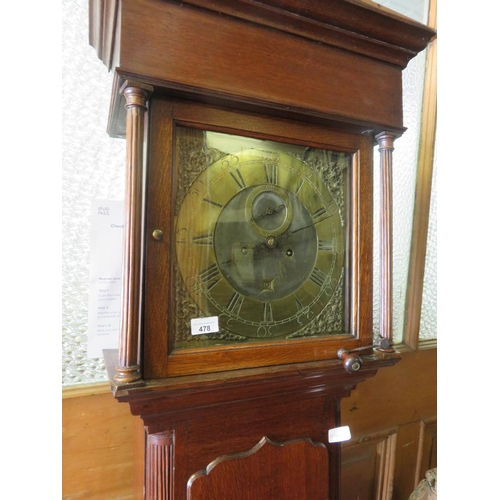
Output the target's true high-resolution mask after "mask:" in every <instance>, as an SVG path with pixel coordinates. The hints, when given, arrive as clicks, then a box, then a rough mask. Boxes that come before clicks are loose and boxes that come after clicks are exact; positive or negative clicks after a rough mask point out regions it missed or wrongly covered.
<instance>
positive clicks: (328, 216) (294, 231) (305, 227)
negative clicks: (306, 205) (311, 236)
mask: <svg viewBox="0 0 500 500" xmlns="http://www.w3.org/2000/svg"><path fill="white" fill-rule="evenodd" d="M333 215H334V214H330V215H327V216H326V217H322V218H321V219H318V220H317V221H315V222H313V223H312V224H308V225H307V226H302V227H299V228H298V229H294V230H293V231H288V232H287V233H286V235H285V236H284V237H283V238H288V237H289V236H291V235H292V234H294V233H297V232H298V231H302V230H303V229H307V228H308V227H312V226H315V225H316V224H319V223H320V222H323V221H324V220H326V219H329V218H330V217H333Z"/></svg>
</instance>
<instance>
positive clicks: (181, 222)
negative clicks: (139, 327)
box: [175, 143, 345, 341]
mask: <svg viewBox="0 0 500 500" xmlns="http://www.w3.org/2000/svg"><path fill="white" fill-rule="evenodd" d="M272 144H273V146H274V147H273V149H272V150H266V149H260V148H249V149H245V150H241V151H236V152H232V153H227V154H225V153H224V152H220V151H218V153H217V155H216V156H215V158H216V159H215V161H212V162H211V163H210V160H209V161H208V165H207V166H206V168H202V169H200V170H201V171H200V172H199V173H198V174H197V175H196V177H194V176H193V177H194V178H193V180H192V182H190V183H189V185H188V186H186V193H185V195H184V196H183V198H182V200H180V205H179V208H178V214H177V217H176V221H175V231H176V240H175V250H176V257H177V268H178V273H179V275H180V281H181V282H182V285H183V288H184V291H185V292H187V293H186V301H187V303H189V302H190V303H191V304H192V306H191V307H190V310H191V311H192V313H191V315H190V316H191V318H190V319H193V318H195V317H197V316H201V317H203V316H217V317H218V321H219V326H220V329H221V332H222V333H221V334H220V335H219V338H221V337H222V338H225V337H224V336H226V338H232V339H235V340H253V341H256V340H264V339H265V340H268V339H273V338H287V337H289V336H293V335H296V334H299V333H300V332H305V331H309V332H311V331H312V332H313V334H329V333H333V332H332V331H331V325H330V330H329V331H326V330H327V325H326V323H327V321H326V320H325V318H326V317H331V316H332V314H334V313H335V314H336V315H337V317H339V316H345V313H344V311H345V304H344V302H345V301H344V300H343V297H344V294H343V273H344V266H345V223H344V220H343V217H342V207H341V206H340V205H341V204H342V203H341V200H343V196H339V193H338V191H336V190H335V188H337V189H340V188H341V186H335V185H334V183H333V182H330V183H329V182H328V181H325V180H324V178H323V177H324V176H323V175H322V170H321V169H319V168H318V169H314V168H313V167H312V166H311V165H310V164H308V163H307V162H305V161H303V160H301V159H300V158H298V157H297V156H296V155H294V154H289V153H287V152H286V145H280V147H281V149H277V148H276V144H275V143H272ZM324 154H328V152H323V153H322V155H323V156H324ZM323 166H325V165H324V164H323ZM323 170H325V171H326V172H328V169H323ZM332 170H333V168H332ZM334 177H335V176H334ZM327 178H331V175H330V177H328V174H327ZM328 184H332V186H329V185H328ZM339 294H340V297H341V298H340V302H341V304H339ZM335 307H336V308H337V310H336V311H332V310H329V309H332V308H335ZM339 308H340V309H341V310H340V311H339V310H338V309H339ZM178 310H179V308H178ZM182 310H185V308H184V309H182ZM188 310H189V309H188ZM340 323H343V322H342V321H340ZM342 326H343V325H340V331H341V330H342ZM338 327H339V325H337V329H338ZM322 328H323V331H322V330H321V329H322ZM308 329H309V330H308ZM337 333H339V331H337ZM309 334H311V333H309Z"/></svg>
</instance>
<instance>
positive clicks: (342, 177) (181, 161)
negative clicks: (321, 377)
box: [173, 129, 350, 348]
mask: <svg viewBox="0 0 500 500" xmlns="http://www.w3.org/2000/svg"><path fill="white" fill-rule="evenodd" d="M205 136H206V133H205V132H204V131H200V130H190V129H182V132H181V133H179V134H177V138H176V142H177V145H176V154H177V157H176V163H177V175H178V178H177V193H176V197H175V208H174V211H175V215H176V216H178V215H179V212H180V210H181V206H182V204H183V201H184V199H185V197H186V196H192V195H193V193H194V195H195V196H206V195H205V194H204V193H206V189H207V186H204V185H200V186H197V185H196V183H200V180H199V177H200V174H201V173H202V172H204V171H205V170H206V169H207V168H208V167H209V166H210V165H212V164H213V163H215V162H218V161H220V160H225V162H226V163H227V165H228V167H231V166H234V164H235V162H237V161H238V156H237V155H232V154H230V153H227V152H224V151H220V150H219V149H215V148H209V147H207V145H206V137H205ZM283 146H284V147H286V145H283ZM274 154H275V156H276V161H279V154H277V153H274ZM286 154H287V155H289V156H292V157H294V158H296V159H297V160H300V161H301V162H303V163H304V164H305V165H307V167H309V168H310V169H311V170H312V171H313V172H315V173H316V174H319V176H320V178H321V180H322V181H323V183H324V184H325V186H326V187H327V189H328V191H329V192H330V194H331V198H332V199H333V202H331V203H332V206H336V207H337V208H336V209H335V210H338V216H339V220H340V224H341V226H342V227H343V228H345V227H346V193H347V172H348V169H349V166H350V156H349V155H347V154H344V153H337V152H332V151H324V150H318V149H315V148H304V150H303V152H297V150H295V151H289V152H286ZM226 159H227V160H226ZM273 165H274V164H273V163H272V162H271V163H270V164H269V165H267V164H266V167H267V168H266V169H265V178H266V179H267V182H268V183H276V182H277V172H278V171H277V169H276V168H274V169H273V168H272V167H273ZM230 175H231V179H232V182H233V183H234V186H236V187H237V188H238V189H240V190H241V189H244V188H245V187H246V180H245V178H244V177H243V176H242V174H241V172H240V170H239V169H234V170H233V173H231V174H230ZM303 182H304V181H303V180H302V181H301V182H298V183H297V186H295V187H294V191H295V193H294V194H295V195H296V194H297V193H298V192H299V191H300V190H301V189H302V188H303ZM188 193H189V194H188ZM203 201H204V202H206V203H207V210H208V209H209V208H208V207H210V206H212V210H213V206H215V207H216V208H222V207H223V205H222V204H220V203H219V201H222V200H219V201H218V200H216V199H208V198H207V199H205V198H203ZM317 210H318V211H323V212H325V213H326V209H325V208H324V207H321V208H319V209H317ZM330 210H331V209H330ZM320 215H321V214H320V213H319V212H318V214H317V219H318V220H321V219H322V217H320ZM314 220H316V219H314ZM205 233H206V231H205V232H203V233H200V235H199V236H196V237H195V238H194V239H193V245H196V246H208V247H211V246H212V237H213V235H212V234H208V233H207V234H205ZM182 238H184V235H178V237H177V243H182V244H183V243H184V241H180V239H182ZM338 244H339V243H338V242H336V241H335V240H334V241H333V243H332V242H330V243H328V240H321V241H319V242H318V251H322V252H333V254H334V255H335V257H334V259H335V258H336V256H337V254H340V253H343V252H344V249H343V248H342V249H340V248H337V245H338ZM340 244H341V243H340ZM207 269H209V268H207ZM200 277H201V276H199V277H198V278H196V279H199V278H200ZM344 278H345V267H344V266H342V270H341V272H340V276H339V277H338V279H337V278H334V277H333V276H332V273H331V272H329V273H328V274H324V273H321V272H319V270H316V272H315V273H314V274H313V275H312V277H311V280H312V282H313V283H316V285H317V286H320V287H321V286H326V287H327V289H328V294H327V296H328V297H329V299H328V301H327V302H326V305H325V306H324V307H323V309H322V311H321V312H320V313H319V314H318V312H317V311H316V312H313V310H312V307H309V306H306V307H299V305H300V306H302V304H301V302H300V299H299V298H297V297H296V296H294V300H295V303H296V304H297V318H298V319H297V321H298V324H304V327H303V328H301V329H300V330H298V331H295V332H293V333H292V334H287V335H284V336H281V337H279V336H278V337H276V338H282V339H283V338H286V339H292V338H300V337H310V336H315V335H333V334H340V333H345V331H346V314H345V287H344ZM190 287H191V293H193V292H196V290H197V289H200V292H201V286H200V283H198V284H196V283H194V284H193V285H190ZM174 288H175V316H174V322H175V328H174V332H175V338H174V339H173V340H174V344H175V347H176V348H187V347H195V346H197V347H198V346H203V347H205V346H207V347H208V346H211V345H215V344H219V345H221V344H227V343H241V342H255V341H258V340H260V339H262V338H264V337H265V338H273V337H275V335H274V334H273V328H274V327H273V326H272V325H269V326H268V325H266V321H268V320H269V318H272V312H271V311H272V309H271V307H272V305H271V303H268V304H267V305H268V306H270V307H267V308H266V304H265V305H264V306H263V307H264V310H263V317H264V318H265V319H264V320H263V324H262V326H261V327H260V328H259V331H258V333H257V335H256V336H255V335H254V336H252V337H247V336H245V335H240V334H237V333H234V332H231V331H228V330H227V329H225V328H224V327H223V326H221V328H220V331H219V332H218V333H214V334H210V335H191V329H190V321H191V319H192V318H197V317H203V316H205V314H204V312H203V311H202V310H201V309H200V307H199V306H198V305H197V304H196V303H195V301H194V300H193V298H192V297H191V294H190V293H189V292H188V290H187V287H186V284H185V283H184V281H183V279H182V276H181V272H180V270H179V268H178V266H177V263H176V264H175V266H174ZM324 300H325V301H326V298H325V299H324ZM237 304H239V303H237ZM239 305H241V304H239ZM236 310H237V309H236V306H235V305H234V304H231V305H230V307H229V309H228V311H229V313H231V311H232V312H234V311H236ZM223 316H224V314H223ZM311 318H314V319H312V321H311ZM271 321H272V320H271ZM238 333H240V332H238Z"/></svg>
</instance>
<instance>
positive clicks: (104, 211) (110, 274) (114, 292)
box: [87, 200, 124, 358]
mask: <svg viewBox="0 0 500 500" xmlns="http://www.w3.org/2000/svg"><path fill="white" fill-rule="evenodd" d="M123 207H124V205H123V201H111V200H93V201H92V204H91V215H90V277H89V285H90V286H89V317H88V332H87V357H88V358H102V357H103V355H102V350H103V349H117V348H118V333H119V329H120V310H121V281H122V279H121V278H122V260H123V257H122V247H123V210H124V208H123Z"/></svg>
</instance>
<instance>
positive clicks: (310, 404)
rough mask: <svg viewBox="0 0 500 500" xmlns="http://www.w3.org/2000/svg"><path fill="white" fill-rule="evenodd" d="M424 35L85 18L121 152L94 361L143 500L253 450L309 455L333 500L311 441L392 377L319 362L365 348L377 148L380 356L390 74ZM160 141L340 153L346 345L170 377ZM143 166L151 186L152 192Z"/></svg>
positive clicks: (304, 11) (195, 14) (388, 29)
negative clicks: (107, 83) (297, 449)
mask: <svg viewBox="0 0 500 500" xmlns="http://www.w3.org/2000/svg"><path fill="white" fill-rule="evenodd" d="M433 35H434V31H433V30H431V29H429V28H428V27H426V26H422V25H420V24H419V23H416V22H413V21H410V20H408V19H406V18H402V17H400V16H397V15H396V14H392V13H390V12H388V11H386V10H384V9H383V8H381V7H379V6H377V5H376V4H371V3H368V2H361V1H357V0H356V1H355V0H348V1H347V0H329V1H327V0H320V1H312V0H311V1H309V0H306V1H303V2H300V3H298V2H295V1H292V0H266V1H265V2H255V1H253V0H232V1H226V0H213V1H211V2H206V1H203V0H188V1H185V2H176V1H168V0H134V1H131V0H121V1H119V0H90V43H91V45H92V46H93V47H94V48H95V49H96V51H97V55H98V57H99V58H100V59H101V60H102V61H103V63H104V64H105V65H106V66H107V67H108V69H109V70H111V71H113V72H114V84H113V89H112V95H111V108H110V115H109V123H108V133H109V134H110V135H111V136H112V137H118V138H119V137H121V138H126V140H127V168H126V176H127V182H126V200H125V201H126V217H125V219H126V229H125V240H124V268H123V269H124V274H123V289H122V297H123V299H122V327H121V333H120V343H119V349H118V351H117V352H114V351H113V352H111V351H107V352H106V353H105V359H106V365H107V368H108V373H109V376H110V382H111V386H112V390H113V392H114V394H115V397H116V398H117V400H118V401H121V402H126V403H127V404H129V405H130V408H131V411H132V413H133V414H134V415H139V416H140V417H141V418H142V419H143V421H144V424H145V431H146V464H145V497H146V498H148V499H153V498H155V499H165V500H166V499H174V498H175V499H181V498H186V497H187V496H189V491H188V485H187V481H188V479H189V478H190V477H191V475H192V474H195V473H197V472H198V471H200V470H201V469H204V468H205V467H207V465H208V464H209V463H210V462H211V461H212V460H215V459H217V458H219V457H221V456H224V455H227V454H231V453H244V452H246V451H248V450H249V449H251V448H252V447H253V446H255V444H256V443H258V442H259V441H260V440H261V438H262V437H263V436H266V437H268V438H269V439H272V440H274V441H277V442H286V441H289V440H293V439H297V438H301V437H307V438H310V439H311V440H313V441H314V442H318V443H323V444H324V445H325V446H326V447H327V449H328V467H329V471H330V472H329V485H328V488H329V496H330V498H332V499H333V498H336V499H338V498H339V496H340V447H339V445H330V444H328V442H327V434H328V429H330V428H332V427H336V426H338V425H340V423H341V422H340V411H339V408H340V401H341V399H342V398H343V397H346V396H348V395H349V393H350V391H351V390H352V389H353V388H354V387H355V386H356V384H358V383H360V382H362V381H363V380H365V379H366V378H368V377H372V376H374V375H375V374H376V372H377V370H378V369H379V368H384V367H388V366H392V365H394V364H395V363H397V362H398V361H399V359H400V357H399V356H398V355H397V353H395V352H393V353H388V354H387V355H385V356H378V357H377V356H374V355H373V354H370V351H368V355H363V356H362V358H363V362H364V364H363V368H362V369H361V370H360V371H359V372H356V373H348V372H347V371H346V370H345V369H344V367H343V362H342V360H340V359H338V357H337V356H336V354H337V349H338V348H340V347H344V348H346V349H353V348H357V347H360V346H367V345H369V344H371V343H372V331H373V329H372V291H371V286H372V285H371V284H372V272H373V271H372V268H373V265H372V244H373V243H372V241H373V238H372V235H371V233H372V222H373V213H372V212H373V209H372V208H371V202H372V186H373V184H372V180H371V175H372V172H371V168H372V160H373V157H372V150H373V146H374V145H375V144H377V143H378V145H379V148H380V151H381V161H380V175H381V200H382V203H381V207H382V208H381V213H380V214H377V215H378V217H379V218H380V227H381V245H382V246H381V248H382V252H381V266H380V267H381V276H380V283H381V289H380V304H381V305H380V333H381V336H382V337H385V338H390V337H391V335H392V255H391V254H392V235H391V233H392V194H391V190H392V177H391V176H392V172H391V170H392V150H393V148H394V140H395V139H396V138H397V137H399V136H400V135H401V134H402V133H403V132H404V126H403V113H402V71H403V69H404V68H405V67H406V65H407V63H408V62H409V60H410V59H411V58H413V57H414V56H415V55H416V54H418V53H419V52H420V51H421V50H423V49H424V48H425V47H426V46H427V44H428V42H429V40H430V39H431V38H432V37H433ZM174 109H180V110H181V111H182V112H181V114H180V115H179V114H176V113H175V112H174V111H173V110H174ZM175 123H181V124H182V125H194V126H196V127H198V128H200V129H202V128H203V126H207V125H208V126H210V127H212V129H214V130H220V131H223V132H234V131H247V132H248V133H249V134H250V135H251V136H253V137H261V138H268V137H271V138H274V139H280V138H281V139H283V140H285V139H287V138H290V137H295V138H296V140H297V141H303V143H307V142H311V143H312V144H319V145H322V146H325V145H327V144H333V145H340V147H341V149H342V148H344V149H342V150H345V151H350V152H351V153H352V154H353V155H354V157H356V159H357V160H356V161H357V162H358V165H359V169H358V173H359V176H355V177H354V178H353V192H354V193H355V200H354V203H353V206H354V212H353V213H351V216H352V215H354V219H355V220H357V222H356V221H355V224H354V228H355V230H354V231H352V232H351V235H350V238H351V240H350V241H351V247H350V252H351V254H350V255H351V257H350V258H351V259H352V261H351V269H352V274H351V284H350V288H349V290H350V292H349V293H350V294H351V300H352V303H353V304H354V305H353V306H352V311H351V318H352V320H351V330H350V333H349V335H348V336H346V337H345V338H341V339H339V340H337V341H334V342H330V343H329V342H325V341H324V340H319V341H318V342H317V343H315V342H316V341H315V340H314V339H311V340H308V341H307V342H303V343H302V344H301V343H299V344H295V347H294V344H293V343H290V344H287V343H282V344H280V343H277V344H276V346H274V345H273V346H271V345H270V346H261V347H260V348H259V349H260V350H257V351H255V352H254V355H253V356H252V355H249V352H246V351H245V350H242V349H234V350H233V351H232V352H231V353H230V352H229V351H227V350H226V351H221V352H219V353H216V354H215V355H212V357H210V355H208V357H206V353H203V352H202V353H201V354H198V357H196V356H194V357H191V358H189V357H187V358H186V359H187V361H185V362H184V361H183V362H181V363H180V364H179V363H178V364H177V365H176V362H177V361H176V362H172V359H173V358H169V357H168V356H169V352H168V350H169V346H168V340H167V329H166V326H167V325H168V324H169V323H168V322H169V318H168V315H169V314H170V311H169V309H168V307H167V304H171V301H169V300H166V301H162V300H160V299H162V297H163V298H165V296H163V295H162V294H164V293H167V295H168V293H170V292H168V281H167V287H166V288H167V291H165V287H162V285H161V283H162V281H161V280H162V279H164V278H162V276H163V277H165V276H168V275H169V273H170V272H171V269H172V256H169V254H168V252H166V251H165V246H166V245H165V244H164V245H163V247H162V245H161V242H160V244H157V243H159V242H158V241H157V240H154V238H150V235H151V234H152V232H153V231H154V230H156V229H161V230H162V234H163V235H164V236H163V243H165V242H167V245H168V242H169V241H171V237H172V233H171V231H172V228H171V222H170V225H168V224H167V227H165V228H163V227H161V228H160V227H159V226H158V225H157V224H156V222H157V220H155V217H157V215H158V214H161V213H163V214H165V213H166V214H169V213H170V208H169V207H170V206H171V205H170V203H171V196H173V189H172V185H173V184H172V178H171V174H172V170H171V165H172V156H171V151H172V148H170V149H168V148H167V150H166V151H167V153H165V141H167V142H168V141H171V137H172V134H173V127H174V125H175ZM263 124H270V125H265V126H264V128H263ZM266 126H267V127H268V128H267V129H266ZM305 130H310V132H309V133H310V134H311V136H310V137H309V139H308V138H307V137H305V136H304V131H305ZM316 132H318V133H317V134H316ZM322 134H326V135H329V138H328V139H326V138H325V137H326V136H325V135H322ZM161 165H163V166H164V169H163V172H164V173H163V175H161V173H160V174H158V175H157V176H156V177H154V175H156V174H155V172H156V173H158V172H160V171H161V168H160V167H161ZM151 176H153V177H154V178H153V177H151ZM356 197H357V198H356ZM167 217H170V215H168V216H167ZM169 220H170V221H171V220H172V219H171V218H169ZM157 234H158V233H157ZM162 248H163V249H162ZM151 263H154V265H152V264H151ZM157 280H160V281H157ZM167 299H168V297H167ZM248 359H251V360H254V361H252V362H250V363H248V362H247V360H248ZM169 363H170V364H169ZM213 363H215V365H213ZM169 366H170V368H168V367H169ZM211 366H216V369H215V370H212V369H211ZM170 370H173V371H170ZM381 391H382V392H383V389H382V390H381ZM295 466H296V467H297V465H295ZM307 466H308V465H307V464H306V465H304V464H300V465H299V467H302V468H304V467H306V468H307ZM309 466H314V464H309ZM298 472H300V471H298ZM186 495H187V496H186Z"/></svg>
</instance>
